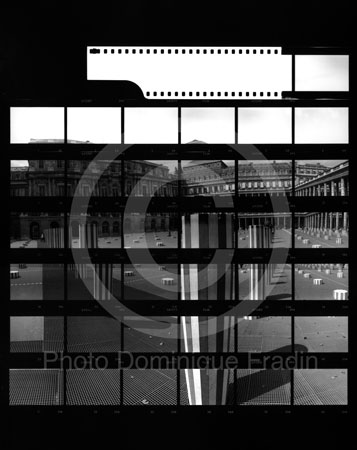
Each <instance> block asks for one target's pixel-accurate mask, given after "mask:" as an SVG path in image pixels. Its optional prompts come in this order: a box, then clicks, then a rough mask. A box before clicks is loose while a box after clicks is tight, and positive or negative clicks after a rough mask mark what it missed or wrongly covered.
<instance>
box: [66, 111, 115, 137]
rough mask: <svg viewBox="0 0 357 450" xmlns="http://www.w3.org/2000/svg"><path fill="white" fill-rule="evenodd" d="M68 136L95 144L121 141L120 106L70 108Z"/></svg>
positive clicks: (68, 113)
mask: <svg viewBox="0 0 357 450" xmlns="http://www.w3.org/2000/svg"><path fill="white" fill-rule="evenodd" d="M67 118H68V129H67V137H68V139H71V140H76V141H84V142H85V141H89V142H92V143H93V144H104V143H105V144H120V143H121V109H120V108H100V107H95V108H92V107H91V108H68V112H67Z"/></svg>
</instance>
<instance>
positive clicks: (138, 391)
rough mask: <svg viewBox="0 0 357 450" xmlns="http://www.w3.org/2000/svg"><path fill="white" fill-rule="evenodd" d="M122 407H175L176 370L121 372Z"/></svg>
mask: <svg viewBox="0 0 357 450" xmlns="http://www.w3.org/2000/svg"><path fill="white" fill-rule="evenodd" d="M123 377H124V380H123V381H124V394H123V395H124V398H123V404H124V405H176V404H177V387H176V386H177V376H176V370H153V369H147V370H139V369H133V370H131V369H129V370H124V371H123Z"/></svg>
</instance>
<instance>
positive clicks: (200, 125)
mask: <svg viewBox="0 0 357 450" xmlns="http://www.w3.org/2000/svg"><path fill="white" fill-rule="evenodd" d="M234 133H235V126H234V108H182V109H181V142H182V143H183V144H187V143H188V142H191V141H193V140H198V141H203V142H205V143H207V144H219V143H223V144H234V140H235V138H234Z"/></svg>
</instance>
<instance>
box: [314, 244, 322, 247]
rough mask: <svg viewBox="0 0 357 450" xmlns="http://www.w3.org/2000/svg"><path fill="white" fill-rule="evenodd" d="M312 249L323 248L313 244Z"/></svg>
mask: <svg viewBox="0 0 357 450" xmlns="http://www.w3.org/2000/svg"><path fill="white" fill-rule="evenodd" d="M311 247H312V248H321V247H322V246H321V245H320V244H313V245H312V246H311Z"/></svg>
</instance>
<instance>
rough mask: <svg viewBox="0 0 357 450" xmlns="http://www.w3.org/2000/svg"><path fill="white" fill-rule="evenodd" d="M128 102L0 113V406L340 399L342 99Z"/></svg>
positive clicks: (339, 402) (343, 342) (345, 263)
mask: <svg viewBox="0 0 357 450" xmlns="http://www.w3.org/2000/svg"><path fill="white" fill-rule="evenodd" d="M313 56H314V55H309V58H308V60H307V61H305V62H304V58H303V56H301V55H297V56H296V57H295V58H296V61H295V62H296V79H295V83H296V89H297V90H301V91H309V90H310V91H313V90H315V88H314V83H313V79H310V78H312V77H310V78H309V76H308V73H307V71H306V65H307V64H311V61H310V59H311V58H313ZM315 56H316V55H315ZM338 56H339V57H337V56H336V55H333V56H328V57H327V56H326V57H324V58H323V61H320V60H319V58H318V57H317V58H316V57H315V59H313V61H314V63H315V64H316V67H315V66H314V67H315V70H316V72H317V73H318V74H319V76H320V78H321V80H322V81H321V82H323V83H325V84H323V86H327V87H326V90H329V88H328V86H329V85H330V84H329V82H331V80H330V79H329V77H330V75H329V74H331V73H332V74H333V80H334V83H335V84H333V86H334V88H333V89H332V90H333V91H337V90H339V87H338V85H336V79H337V80H339V79H340V78H341V88H340V89H341V90H345V86H344V76H345V70H347V69H346V58H348V57H346V56H341V55H338ZM306 58H307V56H306ZM309 61H310V62H309ZM326 67H327V69H329V68H330V69H329V70H327V69H326V70H327V72H328V74H327V75H326V76H325V75H324V73H323V68H326ZM347 68H348V65H347ZM309 83H310V84H309ZM309 86H310V87H309ZM330 90H331V89H330ZM142 103H143V102H141V104H140V102H136V103H135V102H132V103H130V102H127V103H124V105H123V106H120V107H118V106H113V105H109V106H108V105H105V104H104V103H103V102H101V101H100V100H98V101H97V103H95V102H94V105H93V106H79V105H78V104H74V105H66V106H63V105H60V106H52V105H45V106H37V105H30V106H28V105H26V106H23V105H17V104H14V106H12V107H11V109H10V120H11V130H10V131H11V132H10V146H9V149H10V151H9V153H8V154H9V163H10V195H11V226H10V244H9V245H10V249H11V250H10V267H9V269H10V312H11V317H10V352H11V368H10V373H9V393H10V405H12V406H36V407H38V406H57V407H65V408H66V407H75V406H89V407H90V406H93V407H99V406H103V407H108V406H110V407H113V408H119V407H120V408H121V407H123V408H124V407H127V406H134V405H135V406H147V407H156V406H160V407H164V406H168V407H171V408H172V407H185V408H188V407H189V406H209V407H211V406H229V407H230V408H233V409H234V408H236V407H247V406H255V407H259V406H263V407H264V408H267V407H273V408H278V407H284V408H286V407H294V408H295V407H299V406H301V405H305V406H321V407H326V406H342V407H344V406H346V405H347V403H348V402H347V392H348V389H347V375H348V363H347V361H348V335H349V330H348V317H349V313H348V303H349V302H348V299H349V258H348V248H349V203H348V199H349V158H348V155H349V145H348V144H349V136H348V112H349V109H348V102H346V101H345V100H331V101H329V102H326V101H324V102H322V101H318V100H309V101H305V100H304V101H300V102H299V101H296V102H295V103H294V105H292V104H291V103H289V101H288V100H281V99H279V100H278V99H276V100H275V99H272V100H268V101H266V102H258V103H249V102H247V101H245V102H244V104H242V106H240V103H239V101H238V100H237V101H236V102H229V101H228V102H225V101H224V100H222V102H221V103H219V104H218V106H217V103H215V104H214V106H206V105H204V104H203V103H200V102H198V103H199V104H198V105H195V106H190V105H189V104H187V102H186V103H184V104H182V105H181V103H180V102H179V101H178V102H177V105H175V106H170V105H169V106H168V104H167V103H165V102H164V101H162V103H161V104H159V105H155V106H147V105H150V103H146V104H142ZM240 144H242V145H240ZM200 357H201V359H202V358H203V359H204V358H206V360H204V361H203V362H204V363H205V364H206V365H204V364H203V366H201V365H200V364H201V362H202V361H201V360H200ZM229 358H231V359H229ZM232 358H233V359H232ZM234 358H236V359H234ZM238 360H239V364H238ZM39 361H40V362H39ZM178 361H179V363H178ZM229 361H230V362H232V361H233V364H232V365H231V366H229V364H228V362H229ZM234 361H235V362H234ZM289 361H290V362H291V361H292V362H293V365H290V366H289Z"/></svg>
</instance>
